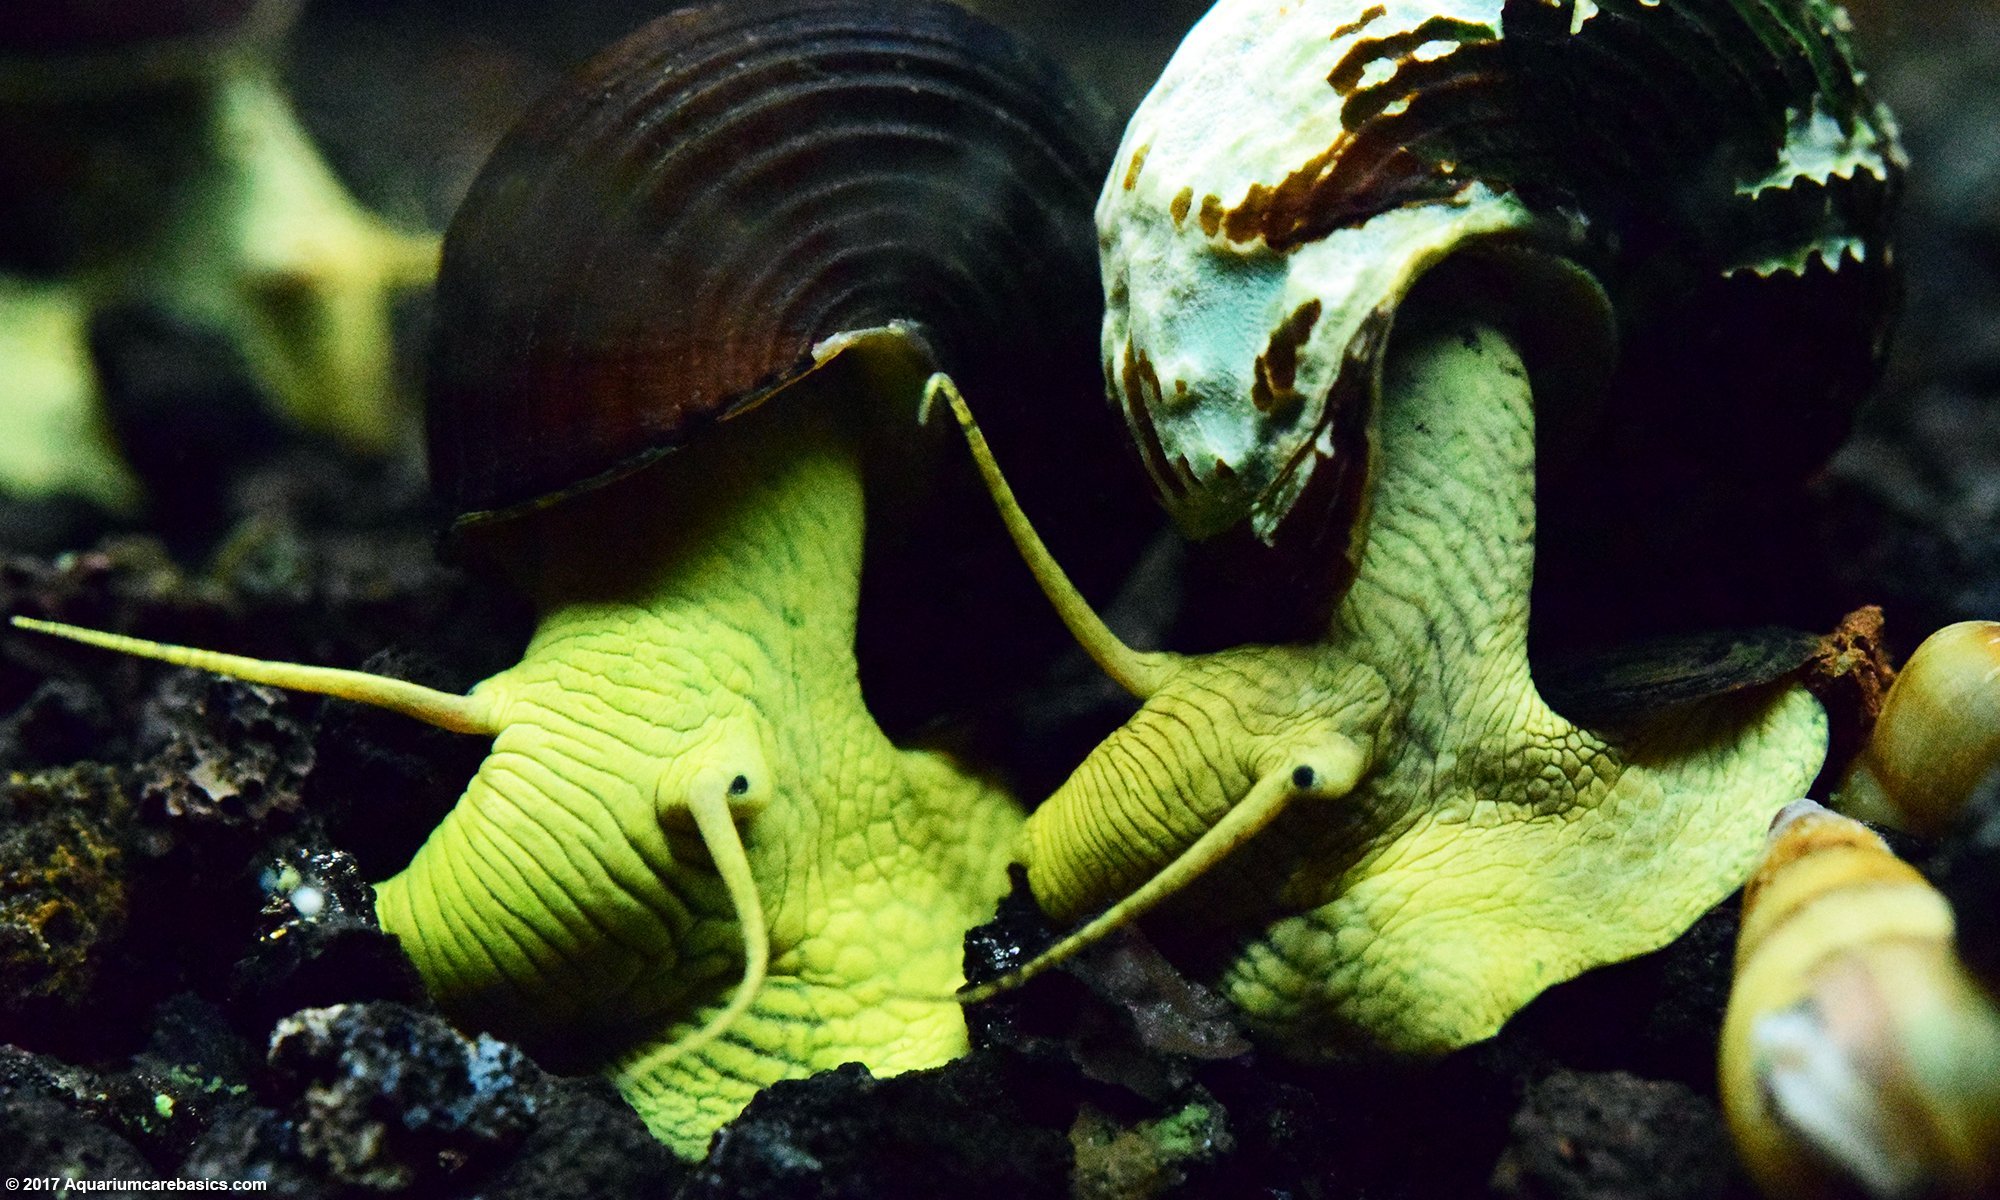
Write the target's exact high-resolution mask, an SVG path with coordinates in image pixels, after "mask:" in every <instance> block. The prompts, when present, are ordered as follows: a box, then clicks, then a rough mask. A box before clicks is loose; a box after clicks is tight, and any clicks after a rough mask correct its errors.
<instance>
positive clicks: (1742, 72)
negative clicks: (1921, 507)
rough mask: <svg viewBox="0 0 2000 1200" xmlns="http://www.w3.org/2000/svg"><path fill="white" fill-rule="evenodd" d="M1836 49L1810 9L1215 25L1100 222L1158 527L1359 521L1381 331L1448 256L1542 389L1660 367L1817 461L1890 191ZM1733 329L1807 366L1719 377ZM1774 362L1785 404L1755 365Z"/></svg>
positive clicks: (1251, 5) (1194, 529)
mask: <svg viewBox="0 0 2000 1200" xmlns="http://www.w3.org/2000/svg"><path fill="white" fill-rule="evenodd" d="M1778 10H1782V12H1780V11H1778ZM1843 29H1844V17H1843V15H1842V14H1841V13H1840V12H1839V10H1838V9H1837V8H1834V7H1833V6H1832V5H1831V4H1828V3H1826V2H1825V0H1789V2H1787V3H1784V4H1770V3H1751V2H1750V0H1673V2H1671V3H1666V4H1662V3H1660V2H1659V0H1601V2H1599V3H1591V2H1590V0H1577V2H1574V3H1572V2H1571V0H1382V2H1381V3H1374V4H1368V5H1363V4H1362V3H1358V2H1356V0H1303V2H1293V3H1276V2H1261V0H1236V2H1226V3H1222V4H1219V5H1217V6H1216V8H1215V9H1213V10H1212V11H1211V12H1210V13H1209V14H1208V15H1207V16H1206V17H1205V18H1204V19H1203V20H1202V21H1201V22H1200V23H1199V24H1198V25H1196V26H1195V28H1194V29H1193V31H1192V32H1191V33H1190V34H1189V35H1188V37H1187V40H1186V41H1185V42H1184V43H1183V44H1182V46H1181V48H1180V50H1179V52H1178V53H1177V54H1176V55H1175V57H1174V60H1173V62H1172V63H1171V64H1169V66H1168V68H1167V73H1166V75H1165V76H1163V80H1164V79H1171V80H1172V81H1173V84H1174V86H1172V87H1166V86H1161V87H1158V88H1155V90H1154V91H1153V92H1152V93H1151V95H1149V97H1148V98H1147V100H1146V102H1145V103H1144V104H1142V105H1141V106H1140V108H1139V110H1138V112H1137V113H1136V114H1135V115H1134V116H1133V118H1132V122H1131V124H1130V126H1129V127H1128V128H1127V130H1126V134H1125V140H1124V143H1123V145H1122V146H1121V148H1120V151H1119V157H1118V159H1117V162H1116V164H1115V165H1114V167H1113V170H1112V172H1111V175H1110V178H1109V180H1108V182H1107V185H1106V188H1105V190H1104V193H1103V195H1102V198H1101V199H1100V201H1099V205H1098V214H1097V216H1098V228H1099V231H1100V244H1101V247H1102V255H1103V264H1104V277H1105V290H1106V296H1107V301H1108V310H1109V311H1108V313H1107V317H1106V322H1105V326H1104V339H1103V353H1104V362H1105V371H1106V375H1107V377H1108V381H1109V384H1110V387H1111V390H1112V393H1113V395H1114V397H1115V398H1116V401H1117V403H1118V405H1119V407H1121V408H1122V409H1123V410H1124V412H1125V415H1126V419H1127V423H1128V424H1129V426H1130V428H1131V432H1132V435H1133V438H1134V441H1135V442H1136V443H1137V445H1138V447H1139V451H1140V454H1141V457H1142V458H1143V459H1144V461H1145V464H1146V467H1147V470H1148V471H1149V473H1150V474H1151V475H1152V477H1153V481H1154V483H1155V485H1156V486H1157V488H1158V490H1159V492H1160V494H1161V496H1162V498H1163V499H1164V501H1165V502H1166V504H1167V506H1168V508H1169V509H1170V510H1171V511H1172V512H1173V514H1174V516H1175V518H1176V519H1177V520H1178V521H1179V522H1180V524H1181V525H1182V527H1183V528H1184V529H1186V530H1187V531H1188V532H1189V533H1190V534H1192V535H1194V536H1197V537H1205V536H1209V535H1211V534H1215V533H1219V532H1221V531H1223V530H1225V529H1228V528H1231V527H1234V526H1237V525H1238V524H1247V525H1248V527H1249V529H1250V531H1251V532H1252V533H1254V535H1255V536H1256V537H1257V538H1258V539H1259V540H1260V541H1262V542H1264V543H1266V544H1273V543H1275V542H1276V541H1277V540H1278V538H1279V530H1280V528H1281V527H1283V526H1286V525H1287V523H1288V522H1289V521H1290V519H1291V518H1292V516H1293V515H1294V514H1295V513H1306V512H1308V511H1309V510H1311V512H1312V515H1311V516H1310V518H1309V519H1308V520H1307V521H1304V522H1299V523H1300V524H1314V523H1318V522H1320V521H1322V520H1323V519H1331V520H1333V521H1335V522H1338V523H1344V522H1345V520H1346V519H1348V518H1351V517H1352V516H1353V513H1354V510H1355V509H1356V508H1357V507H1358V506H1359V503H1360V501H1359V496H1360V494H1361V493H1362V492H1363V491H1364V490H1365V489H1364V488H1363V479H1362V476H1363V475H1364V474H1365V463H1366V457H1367V453H1366V450H1365V447H1364V446H1362V445H1361V444H1360V443H1361V442H1362V441H1363V440H1365V438H1366V436H1367V426H1368V422H1369V420H1370V417H1369V413H1368V409H1369V408H1370V407H1371V405H1372V400H1373V396H1372V393H1373V390H1374V388H1375V387H1376V386H1377V385H1378V380H1379V373H1380V359H1381V355H1382V352H1383V349H1384V347H1385V345H1386V343H1387V341H1388V335H1389V329H1390V326H1391V324H1392V323H1393V320H1394V315H1395V310H1396V308H1397V306H1398V305H1399V304H1400V303H1401V301H1402V300H1403V298H1404V296H1405V294H1406V293H1407V292H1408V291H1409V289H1410V288H1411V287H1412V286H1413V285H1414V284H1415V282H1416V280H1417V279H1418V278H1419V277H1420V276H1422V275H1423V274H1424V273H1425V272H1427V271H1428V270H1429V269H1430V268H1432V267H1433V266H1435V265H1437V264H1438V263H1439V262H1440V261H1442V260H1443V259H1445V258H1447V257H1450V256H1455V255H1460V254H1463V253H1466V252H1468V251H1470V252H1474V253H1479V254H1488V255H1495V254H1497V255H1500V256H1503V257H1505V258H1506V259H1508V262H1507V266H1506V271H1507V273H1508V275H1509V277H1510V278H1511V279H1513V280H1514V281H1515V282H1514V284H1513V285H1512V286H1513V287H1514V288H1515V289H1516V290H1517V291H1518V292H1519V293H1521V294H1523V295H1527V294H1539V296H1540V300H1539V301H1538V302H1537V303H1534V304H1530V305H1529V306H1528V307H1530V308H1534V309H1537V311H1535V312H1533V313H1532V314H1531V315H1530V316H1529V317H1528V318H1527V321H1526V324H1529V325H1538V326H1539V328H1538V329H1534V330H1533V331H1532V332H1531V336H1533V337H1540V338H1544V339H1547V340H1548V342H1549V343H1550V344H1551V345H1552V346H1553V347H1555V348H1557V349H1558V350H1559V352H1560V353H1559V355H1558V357H1559V358H1561V359H1562V360H1564V365H1563V366H1562V367H1561V370H1563V371H1566V372H1575V373H1576V374H1575V376H1574V377H1573V378H1571V379H1569V380H1566V381H1564V382H1565V383H1566V384H1567V385H1569V386H1568V387H1566V388H1564V387H1559V388H1556V389H1555V390H1577V391H1595V390H1596V389H1595V387H1593V386H1592V385H1593V384H1595V383H1599V382H1601V381H1602V377H1603V375H1604V373H1605V372H1607V371H1608V370H1609V368H1610V364H1611V362H1612V360H1613V359H1614V358H1622V359H1624V360H1627V361H1635V362H1645V363H1652V364H1658V363H1663V362H1664V363H1667V364H1670V365H1672V366H1675V367H1676V368H1677V369H1680V370H1683V371H1685V372H1687V375H1686V377H1685V378H1683V379H1680V380H1678V381H1676V382H1675V383H1674V384H1673V385H1669V387H1666V388H1663V389H1662V390H1663V391H1669V392H1670V394H1671V391H1672V390H1678V391H1682V392H1687V391H1690V390H1692V392H1693V394H1694V395H1707V394H1709V392H1710V391H1713V390H1714V389H1715V388H1718V387H1719V388H1723V389H1726V390H1728V391H1730V392H1740V393H1741V394H1742V398H1743V400H1744V402H1745V403H1746V404H1748V405H1749V406H1751V407H1753V408H1756V407H1758V406H1762V407H1763V409H1764V410H1765V411H1767V412H1768V411H1771V410H1772V409H1773V407H1774V406H1778V405H1792V406H1794V407H1796V408H1797V409H1798V410H1799V411H1800V412H1801V413H1802V414H1804V416H1805V418H1806V419H1803V420H1802V421H1800V422H1799V424H1800V425H1801V426H1803V428H1801V429H1800V430H1799V432H1798V437H1799V439H1800V440H1801V441H1805V442H1813V443H1818V442H1821V441H1824V443H1825V448H1830V447H1831V445H1832V444H1833V441H1834V440H1835V439H1836V438H1837V431H1838V427H1839V426H1840V425H1841V424H1842V423H1843V422H1844V410H1845V407H1846V405H1845V403H1844V401H1848V400H1851V399H1852V398H1853V392H1854V391H1855V389H1856V386H1857V385H1856V383H1855V382H1854V381H1857V380H1862V381H1865V380H1866V379H1867V378H1868V377H1869V374H1870V371H1869V367H1870V365H1871V361H1872V359H1873V358H1874V356H1875V354H1876V353H1877V351H1878V350H1879V347H1880V342H1881V337H1880V334H1881V321H1882V317H1881V312H1882V309H1881V307H1880V306H1877V305H1873V304H1870V303H1866V302H1860V301H1863V300H1864V299H1867V300H1872V299H1874V298H1876V297H1879V296H1880V295H1882V294H1883V293H1884V292H1885V280H1886V271H1885V267H1886V262H1887V257H1888V255H1887V249H1886V246H1885V244H1884V242H1883V240H1882V239H1883V233H1882V222H1881V220H1880V218H1881V214H1882V212H1883V209H1884V206H1885V204H1886V201H1887V198H1888V196H1889V194H1890V193H1892V192H1893V188H1894V178H1895V175H1896V169H1897V167H1898V166H1899V164H1900V152H1899V151H1898V150H1897V149H1896V145H1895V134H1894V127H1893V124H1892V122H1891V121H1890V119H1889V117H1888V115H1887V114H1886V112H1884V111H1883V110H1882V109H1881V108H1880V107H1879V106H1877V105H1875V104H1874V102H1873V101H1872V100H1870V99H1868V98H1867V97H1866V96H1865V94H1864V93H1863V92H1862V91H1861V89H1860V79H1859V76H1858V74H1857V73H1855V72H1854V71H1853V70H1852V68H1851V65H1850V64H1849V63H1848V61H1847V55H1846V49H1845V43H1844V37H1843ZM1697 96H1698V97H1700V102H1699V103H1691V102H1690V101H1691V98H1693V97H1697ZM1600 103H1601V104H1602V105H1603V106H1605V107H1604V109H1603V110H1600V108H1599V107H1598V106H1599V105H1600ZM1611 108H1615V109H1616V111H1615V113H1614V112H1612V111H1609V110H1610V109H1611ZM1523 251H1527V252H1528V253H1527V254H1523V253H1522V252H1523ZM1557 260H1561V261H1560V263H1558V262H1557ZM1524 266H1525V267H1529V268H1531V269H1529V270H1527V271H1525V272H1524V271H1522V270H1521V268H1523V267H1524ZM1600 288H1601V290H1599V289H1600ZM1614 309H1615V310H1616V317H1615V325H1614V323H1613V322H1614V316H1613V310H1614ZM1794 310H1796V312H1798V313H1801V314H1810V316H1809V318H1805V317H1802V318H1800V319H1799V320H1798V322H1797V328H1796V329H1791V328H1790V325H1791V323H1792V317H1791V316H1789V315H1787V316H1785V317H1781V318H1779V319H1778V320H1776V321H1770V320H1765V319H1764V318H1765V316H1766V315H1767V314H1768V313H1770V312H1774V311H1777V312H1786V313H1790V312H1792V311H1794ZM1752 313H1754V314H1755V318H1754V319H1751V318H1749V317H1747V315H1746V314H1752ZM1809 322H1810V323H1809ZM1820 322H1823V324H1820ZM1738 324H1745V325H1756V326H1759V327H1760V328H1759V329H1758V330H1757V333H1756V336H1758V337H1762V338H1766V339H1769V338H1771V337H1772V336H1776V337H1779V338H1792V337H1797V338H1800V339H1802V340H1800V341H1799V342H1798V343H1797V345H1796V346H1794V347H1792V348H1791V350H1789V351H1788V349H1787V348H1786V347H1784V346H1781V345H1780V346H1768V347H1766V348H1763V349H1759V350H1757V351H1755V352H1751V353H1743V354H1738V352H1737V349H1736V347H1735V345H1734V344H1733V343H1732V340H1731V339H1732V338H1737V337H1747V336H1749V335H1748V334H1747V333H1744V332H1732V329H1733V326H1735V325H1738ZM1655 328H1657V329H1659V330H1660V332H1657V333H1656V332H1654V330H1655ZM1774 329H1775V330H1776V332H1775V334H1774ZM1634 330H1640V331H1642V332H1639V333H1637V334H1635V333H1634ZM1635 338H1637V339H1647V340H1646V341H1637V340H1635ZM1621 343H1622V345H1621ZM1746 345H1747V343H1746ZM1766 354H1768V355H1771V356H1772V357H1771V358H1769V359H1767V358H1765V355H1766ZM1788 354H1789V356H1790V358H1792V359H1795V360H1796V362H1795V363H1792V364H1791V365H1788V366H1787V367H1786V371H1787V372H1788V376H1787V379H1786V383H1787V385H1788V386H1787V387H1785V388H1774V387H1772V386H1771V385H1770V381H1769V378H1768V376H1767V375H1766V374H1765V372H1766V370H1767V369H1766V368H1763V367H1749V366H1745V365H1743V364H1745V363H1748V362H1765V361H1783V360H1785V358H1786V356H1787V355H1788ZM1531 369H1535V364H1533V363H1531ZM1593 372H1594V373H1595V378H1593ZM1542 373H1543V374H1544V375H1547V374H1549V371H1548V370H1543V372H1542ZM1843 380H1845V381H1846V382H1844V383H1843V382H1842V381H1843ZM1537 382H1538V390H1540V389H1543V388H1544V385H1545V384H1547V383H1549V382H1551V381H1549V380H1546V379H1538V381H1537ZM1624 382H1625V381H1624V380H1623V379H1620V380H1619V381H1618V384H1619V386H1616V387H1614V388H1613V390H1612V395H1613V396H1614V397H1616V398H1617V402H1619V403H1631V402H1633V401H1631V400H1630V399H1629V398H1628V397H1627V396H1625V394H1624V393H1625V392H1626V390H1627V389H1626V388H1625V387H1624V386H1623V384H1624ZM1794 383H1795V386H1791V385H1793V384H1794ZM1829 383H1831V384H1832V387H1831V389H1829V387H1828V386H1827V385H1828V384H1829ZM1704 388H1705V389H1708V390H1707V391H1703V390H1702V389H1704ZM1773 391H1789V392H1795V393H1796V398H1795V399H1774V398H1772V397H1771V396H1769V395H1766V394H1765V393H1769V392H1773ZM1830 393H1831V395H1830ZM1690 402H1696V401H1690ZM1787 411H1790V410H1789V409H1788V410H1787ZM1829 415H1832V416H1833V417H1834V419H1833V420H1831V421H1829V420H1828V419H1827V418H1828V416H1829ZM1827 426H1831V427H1833V428H1834V431H1835V432H1834V433H1833V434H1832V435H1828V434H1826V433H1823V432H1817V431H1816V430H1817V429H1818V428H1820V427H1827ZM1308 488H1312V489H1314V490H1315V491H1319V492H1330V493H1331V494H1332V500H1331V505H1330V507H1332V508H1333V509H1335V510H1337V511H1336V512H1334V513H1333V515H1332V517H1331V518H1326V517H1324V516H1323V515H1322V513H1321V512H1320V511H1319V510H1321V509H1324V508H1327V507H1329V505H1321V504H1316V503H1315V504H1301V503H1300V499H1301V497H1302V496H1303V495H1305V493H1306V492H1307V490H1308ZM1337 536H1338V537H1339V538H1340V539H1342V540H1344V538H1345V534H1344V533H1340V534H1338V535H1337Z"/></svg>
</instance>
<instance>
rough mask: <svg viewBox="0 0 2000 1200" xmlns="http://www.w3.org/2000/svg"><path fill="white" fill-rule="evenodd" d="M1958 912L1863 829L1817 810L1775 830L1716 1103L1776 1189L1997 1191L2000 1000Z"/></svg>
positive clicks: (1743, 944)
mask: <svg viewBox="0 0 2000 1200" xmlns="http://www.w3.org/2000/svg"><path fill="white" fill-rule="evenodd" d="M1952 937H1953V924H1952V916H1951V909H1950V906H1949V905H1948V904H1947V903H1946V902H1945V899H1944V897H1943V896H1941V895H1939V894H1938V893H1937V892H1936V891H1935V890H1934V889H1932V888H1931V886H1930V885H1929V884H1928V883H1926V882H1925V881H1924V879H1923V877H1922V876H1921V875H1919V874H1918V873H1917V872H1916V871H1915V870H1914V869H1913V868H1911V867H1910V866H1909V865H1908V864H1906V863H1904V862H1903V861H1902V860H1901V859H1899V858H1897V857H1896V856H1895V855H1894V854H1893V853H1891V852H1890V850H1889V848H1888V847H1887V846H1886V845H1884V844H1883V842H1882V840H1881V839H1880V838H1879V837H1877V836H1875V834H1873V833H1872V832H1870V831H1869V830H1868V829H1867V827H1866V826H1863V825H1861V824H1860V823H1859V822H1856V821H1853V820H1851V819H1849V818H1847V817H1843V816H1839V815H1837V814H1835V813H1831V812H1828V811H1826V810H1825V809H1823V808H1821V807H1820V806H1819V805H1817V804H1814V803H1812V802H1811V801H1809V800H1801V801H1799V802H1798V803H1796V804H1794V805H1792V806H1790V807H1788V808H1787V809H1786V810H1785V811H1784V812H1783V813H1781V814H1780V815H1779V817H1778V819H1777V820H1776V821H1775V822H1774V823H1773V825H1772V830H1771V835H1770V842H1769V846H1768V848H1767V849H1766V851H1765V853H1764V857H1763V860H1762V861H1761V862H1760V863H1759V864H1758V866H1757V869H1756V871H1755V873H1754V874H1753V875H1752V876H1751V879H1750V882H1749V884H1748V885H1747V886H1746V887H1745V890H1744V896H1743V929H1742V933H1741V935H1740V936H1739V939H1738V942H1737V948H1736V980H1735V984H1734V987H1733V988H1732V990H1731V992H1730V997H1729V1009H1728V1013H1727V1015H1726V1016H1725V1018H1724V1021H1723V1029H1722V1048H1721V1087H1722V1100H1723V1109H1724V1112H1725V1113H1726V1115H1727V1116H1728V1118H1729V1125H1730V1129H1731V1131H1732V1132H1733V1133H1734V1134H1735V1137H1736V1144H1737V1148H1738V1150H1739V1151H1740V1153H1741V1154H1742V1157H1743V1161H1744V1163H1745V1165H1746V1166H1747V1167H1748V1168H1749V1169H1750V1173H1751V1175H1752V1177H1753V1178H1755V1179H1756V1181H1757V1183H1758V1185H1759V1186H1760V1187H1761V1188H1762V1189H1763V1190H1764V1191H1765V1192H1766V1194H1768V1195H1771V1196H1774V1197H1810V1196H1823V1195H1829V1194H1841V1192H1842V1190H1843V1189H1856V1188H1858V1189H1859V1190H1860V1191H1862V1192H1864V1193H1865V1194H1867V1195H1869V1196H1872V1197H1878V1198H1882V1200H1888V1198H1891V1197H1914V1196H1935V1197H1963V1198H1968V1200H1969V1198H1970V1197H1975V1196H1986V1195H1991V1194H1992V1189H1993V1188H1994V1187H1995V1186H2000V1008H1996V1007H1995V1005H1994V1003H1993V998H1992V997H1991V996H1990V995H1988V994H1987V993H1986V992H1985V991H1984V989H1982V988H1981V987H1980V986H1979V985H1978V984H1977V983H1976V982H1975V981H1974V980H1973V979H1972V978H1971V977H1970V976H1969V975H1968V974H1967V973H1966V971H1965V968H1964V966H1963V965H1962V964H1961V963H1960V962H1959V959H1958V956H1957V954H1956V953H1955V951H1954V949H1953V945H1952Z"/></svg>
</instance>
